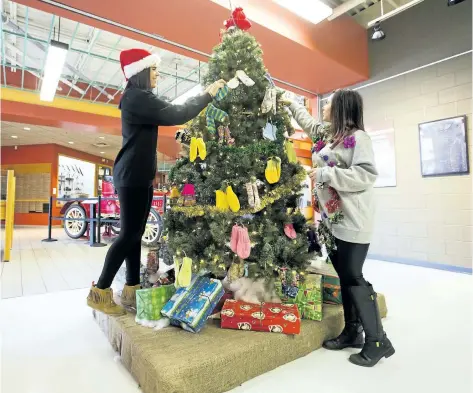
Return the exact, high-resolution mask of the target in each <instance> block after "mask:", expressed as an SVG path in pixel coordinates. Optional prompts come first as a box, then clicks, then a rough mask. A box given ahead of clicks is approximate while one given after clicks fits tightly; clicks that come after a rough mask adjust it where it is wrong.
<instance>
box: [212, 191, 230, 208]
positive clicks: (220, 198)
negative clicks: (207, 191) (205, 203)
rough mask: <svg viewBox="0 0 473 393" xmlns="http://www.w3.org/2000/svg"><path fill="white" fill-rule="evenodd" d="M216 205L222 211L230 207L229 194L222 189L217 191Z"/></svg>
mask: <svg viewBox="0 0 473 393" xmlns="http://www.w3.org/2000/svg"><path fill="white" fill-rule="evenodd" d="M215 207H216V208H217V209H218V210H220V211H222V212H226V211H228V209H229V206H228V201H227V195H226V194H225V193H224V192H223V191H222V190H217V191H215Z"/></svg>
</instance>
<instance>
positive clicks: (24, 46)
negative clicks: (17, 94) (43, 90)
mask: <svg viewBox="0 0 473 393" xmlns="http://www.w3.org/2000/svg"><path fill="white" fill-rule="evenodd" d="M29 13H30V8H29V7H26V15H25V35H24V36H23V60H22V61H21V62H22V63H23V64H25V58H26V42H27V41H28V22H29V19H30V18H29ZM24 82H25V70H24V69H22V70H21V88H22V89H23V83H24Z"/></svg>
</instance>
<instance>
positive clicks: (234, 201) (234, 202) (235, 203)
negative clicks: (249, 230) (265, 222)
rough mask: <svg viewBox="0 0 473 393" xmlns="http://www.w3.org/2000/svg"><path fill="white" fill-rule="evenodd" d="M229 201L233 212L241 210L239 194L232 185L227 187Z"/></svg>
mask: <svg viewBox="0 0 473 393" xmlns="http://www.w3.org/2000/svg"><path fill="white" fill-rule="evenodd" d="M227 201H228V206H230V210H231V211H232V212H233V213H236V212H238V211H239V210H240V201H239V200H238V197H237V195H236V194H235V192H234V191H233V189H232V186H228V187H227Z"/></svg>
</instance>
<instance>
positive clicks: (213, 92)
mask: <svg viewBox="0 0 473 393" xmlns="http://www.w3.org/2000/svg"><path fill="white" fill-rule="evenodd" d="M226 84H227V82H225V81H224V80H223V79H220V80H218V81H216V82H214V83H212V84H211V85H210V86H209V87H207V88H206V89H205V92H206V93H209V94H210V95H211V96H212V98H213V97H215V96H216V95H217V93H218V91H219V89H221V88H222V87H224V86H225V85H226Z"/></svg>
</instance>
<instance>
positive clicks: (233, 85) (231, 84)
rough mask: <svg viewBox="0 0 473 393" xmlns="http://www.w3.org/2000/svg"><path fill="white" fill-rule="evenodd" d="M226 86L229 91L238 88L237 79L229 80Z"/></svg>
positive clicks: (238, 82)
mask: <svg viewBox="0 0 473 393" xmlns="http://www.w3.org/2000/svg"><path fill="white" fill-rule="evenodd" d="M227 86H228V87H229V88H230V89H236V88H237V87H238V86H240V81H239V80H238V77H236V76H235V77H234V78H232V79H230V80H229V81H228V82H227Z"/></svg>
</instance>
